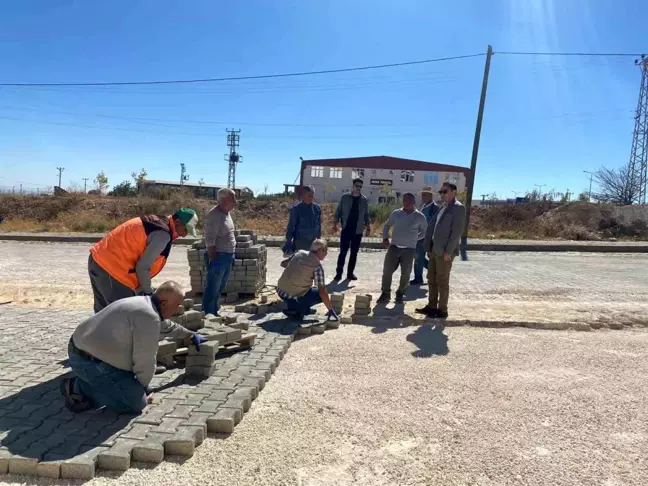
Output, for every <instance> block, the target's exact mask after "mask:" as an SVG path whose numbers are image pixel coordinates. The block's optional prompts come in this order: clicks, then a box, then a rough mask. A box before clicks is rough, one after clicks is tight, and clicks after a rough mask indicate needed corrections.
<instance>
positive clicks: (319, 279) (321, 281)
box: [277, 263, 326, 300]
mask: <svg viewBox="0 0 648 486" xmlns="http://www.w3.org/2000/svg"><path fill="white" fill-rule="evenodd" d="M313 285H314V286H315V287H325V286H326V280H325V277H324V267H322V264H321V263H320V264H319V265H317V268H316V269H315V273H314V274H313ZM277 295H278V296H279V297H281V298H282V299H295V300H297V299H298V298H299V297H290V296H289V295H288V294H287V293H286V292H284V291H283V290H281V289H280V288H279V287H277Z"/></svg>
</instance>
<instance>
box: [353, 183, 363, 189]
mask: <svg viewBox="0 0 648 486" xmlns="http://www.w3.org/2000/svg"><path fill="white" fill-rule="evenodd" d="M353 187H355V188H356V189H362V184H355V185H354V186H353Z"/></svg>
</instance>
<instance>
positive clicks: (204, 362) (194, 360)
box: [185, 354, 215, 368]
mask: <svg viewBox="0 0 648 486" xmlns="http://www.w3.org/2000/svg"><path fill="white" fill-rule="evenodd" d="M214 358H215V357H214V355H213V354H211V355H204V354H197V355H189V356H187V361H186V362H185V366H186V367H187V368H193V367H194V366H201V367H203V366H204V367H211V366H212V365H213V364H214Z"/></svg>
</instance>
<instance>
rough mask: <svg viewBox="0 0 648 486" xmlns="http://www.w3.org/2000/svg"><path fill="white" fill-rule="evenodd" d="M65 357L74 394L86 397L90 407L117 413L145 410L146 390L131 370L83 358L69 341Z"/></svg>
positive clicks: (86, 357)
mask: <svg viewBox="0 0 648 486" xmlns="http://www.w3.org/2000/svg"><path fill="white" fill-rule="evenodd" d="M68 357H69V358H70V368H72V371H74V373H75V374H76V378H77V379H76V380H75V382H74V390H73V392H74V393H76V394H79V395H81V396H83V397H85V398H87V399H88V400H89V401H90V403H92V405H93V406H95V407H101V406H105V407H106V408H110V409H112V410H114V411H115V412H120V413H140V412H141V411H142V410H143V409H144V407H146V389H145V388H144V387H143V386H142V384H141V383H140V382H139V381H138V380H137V377H136V376H135V373H133V372H132V371H124V370H120V369H119V368H115V367H114V366H111V365H109V364H108V363H104V362H103V361H99V360H97V359H93V358H89V357H88V356H82V355H81V354H79V352H78V350H77V349H76V348H75V347H74V345H73V344H72V341H70V344H69V345H68Z"/></svg>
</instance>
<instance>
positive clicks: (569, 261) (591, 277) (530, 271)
mask: <svg viewBox="0 0 648 486" xmlns="http://www.w3.org/2000/svg"><path fill="white" fill-rule="evenodd" d="M88 248H89V245H87V244H74V243H54V244H52V243H50V244H47V243H22V242H9V241H0V255H2V258H0V277H1V278H0V302H2V301H5V300H14V302H16V303H18V304H20V305H29V306H38V307H54V308H91V307H92V294H91V289H90V283H89V280H88V274H87V260H88ZM337 256H338V251H337V249H331V250H330V251H329V256H328V258H327V259H326V260H325V261H324V267H325V270H326V275H327V277H328V279H329V280H330V279H331V278H332V277H333V274H334V273H335V262H336V260H337ZM383 259H384V252H383V251H376V250H370V251H366V252H362V253H361V254H360V255H359V258H358V268H357V269H356V274H357V275H358V277H360V280H358V281H357V282H351V283H349V282H342V283H341V284H340V285H337V286H333V287H331V289H330V290H338V291H344V292H345V293H346V294H350V295H353V294H355V293H372V294H374V295H376V296H377V295H378V293H379V292H380V281H381V273H382V266H383ZM280 260H281V253H280V251H279V250H278V249H276V248H270V249H269V250H268V284H274V283H276V282H277V280H278V279H279V276H280V270H281V268H280V266H279V262H280ZM398 278H399V272H396V274H394V283H393V290H394V291H395V289H396V285H397V282H398ZM167 279H173V280H177V281H178V282H179V283H181V284H182V285H184V286H185V287H188V283H189V272H188V265H187V260H186V247H182V246H178V247H174V248H173V250H172V252H171V256H170V259H169V263H168V264H167V265H166V267H165V268H164V270H163V271H162V273H161V274H160V275H159V276H158V277H157V278H156V280H155V281H156V282H161V281H163V280H167ZM647 279H648V254H598V253H488V252H471V254H470V260H469V261H468V262H460V261H458V260H456V261H455V264H454V268H453V272H452V280H451V297H450V311H451V317H452V318H453V319H458V320H469V321H473V322H483V321H486V322H491V321H517V322H520V321H523V322H547V321H551V322H565V321H570V322H571V321H585V322H592V321H594V320H604V321H623V322H628V321H635V320H637V319H639V320H643V319H644V316H647V315H648V288H646V285H645V282H646V280H647ZM268 292H269V293H270V296H271V298H275V297H276V294H275V293H274V292H273V290H272V289H268ZM426 296H427V289H426V287H425V286H424V287H420V288H410V290H409V291H408V295H407V296H406V298H407V299H408V300H409V302H408V303H407V304H406V306H405V307H404V308H403V307H396V308H394V306H393V305H390V306H388V307H387V308H386V309H381V310H380V312H382V313H384V314H389V315H394V316H396V317H397V318H401V316H403V313H405V314H409V315H412V314H413V313H414V308H415V307H418V306H420V305H423V304H424V303H425V299H426ZM346 305H347V306H352V305H353V302H352V298H347V300H346ZM403 319H405V318H404V317H403Z"/></svg>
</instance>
